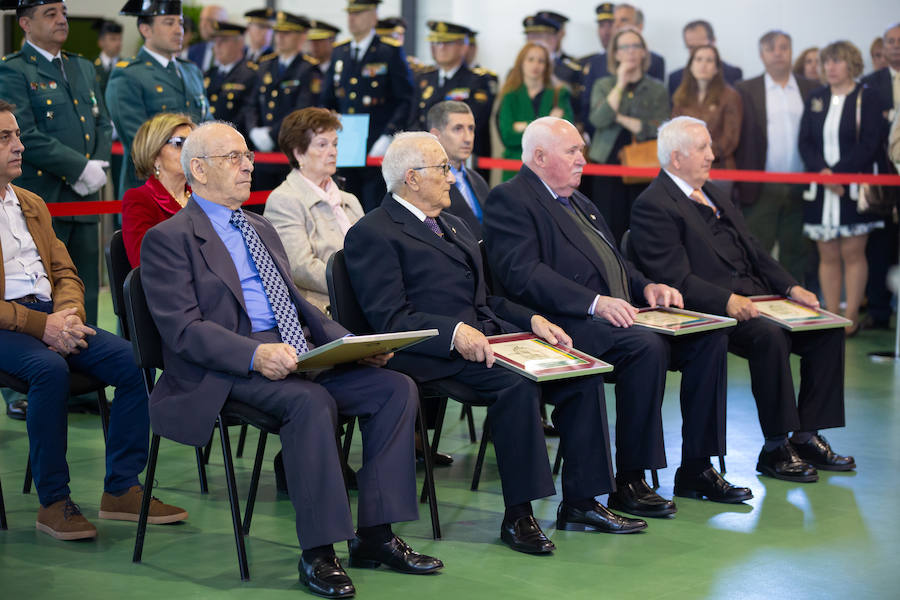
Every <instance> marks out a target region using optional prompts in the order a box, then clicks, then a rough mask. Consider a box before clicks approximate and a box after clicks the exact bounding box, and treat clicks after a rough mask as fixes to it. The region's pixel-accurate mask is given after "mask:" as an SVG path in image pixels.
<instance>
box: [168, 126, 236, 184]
mask: <svg viewBox="0 0 900 600" xmlns="http://www.w3.org/2000/svg"><path fill="white" fill-rule="evenodd" d="M216 125H225V126H227V127H231V128H232V129H235V130H236V129H237V128H236V127H235V126H234V124H233V123H229V122H228V121H207V122H205V123H201V124H200V125H198V126H197V128H196V129H194V130H193V131H192V132H191V133H190V134H189V135H188V136H187V138H186V139H185V140H184V145H183V146H182V147H181V170H182V171H184V177H185V179H187V184H188V185H190V186H192V187H193V185H194V177H193V175H192V174H191V160H193V159H195V158H199V157H201V156H207V155H208V154H209V146H208V145H207V141H208V139H207V136H206V135H205V134H203V133H200V132H205V131H206V130H207V129H209V128H210V127H213V126H216Z"/></svg>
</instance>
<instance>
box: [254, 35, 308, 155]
mask: <svg viewBox="0 0 900 600" xmlns="http://www.w3.org/2000/svg"><path fill="white" fill-rule="evenodd" d="M316 63H317V61H316V59H314V58H312V57H311V56H307V55H306V54H302V53H301V54H298V55H297V56H295V57H294V59H293V60H292V61H291V63H290V64H289V65H288V66H287V68H285V69H284V71H283V72H281V73H279V71H280V65H279V60H278V55H277V54H269V55H267V56H263V57H262V58H261V59H260V61H259V69H258V71H257V77H258V79H259V83H258V86H259V93H258V94H257V96H256V98H257V100H256V101H257V111H258V120H257V123H256V126H258V127H269V128H270V129H269V135H270V136H271V138H272V142H273V143H275V145H276V146H277V145H278V130H279V129H281V121H283V120H284V118H285V117H286V116H288V115H289V114H291V113H292V112H294V111H295V110H299V109H301V108H306V107H307V106H315V105H316V100H317V98H318V96H319V94H320V93H321V91H322V80H321V77H320V75H319V71H318V69H316V68H315V66H316Z"/></svg>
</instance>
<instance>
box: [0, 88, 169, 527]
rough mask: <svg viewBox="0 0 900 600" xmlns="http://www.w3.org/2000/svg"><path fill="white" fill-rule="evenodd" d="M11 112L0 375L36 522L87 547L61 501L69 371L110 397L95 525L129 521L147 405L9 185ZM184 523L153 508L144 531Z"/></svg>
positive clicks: (34, 208)
mask: <svg viewBox="0 0 900 600" xmlns="http://www.w3.org/2000/svg"><path fill="white" fill-rule="evenodd" d="M14 109H15V107H14V106H13V105H11V104H9V103H8V102H5V101H3V100H0V371H3V372H6V373H9V374H11V375H14V376H16V377H18V378H19V379H22V380H24V381H25V382H27V383H28V386H29V387H28V413H27V419H26V424H27V428H28V439H29V443H30V452H31V469H32V474H33V476H34V483H35V487H36V488H37V492H38V499H39V500H40V503H41V506H40V508H39V509H38V515H37V521H36V523H35V525H36V527H37V529H38V530H39V531H43V532H45V533H47V534H49V535H52V536H53V537H55V538H57V539H61V540H75V539H82V538H93V537H95V536H96V535H97V530H96V528H95V527H94V526H93V525H92V524H91V523H90V522H89V521H88V520H87V519H86V518H85V517H84V516H83V515H82V514H81V511H80V510H79V508H78V506H77V505H76V504H75V503H74V502H72V499H71V498H70V496H69V485H68V484H69V467H68V465H67V464H66V399H67V398H68V396H69V370H70V369H72V370H76V371H80V372H83V373H85V374H88V375H91V376H93V377H96V378H97V379H100V380H101V381H103V382H104V383H107V384H108V385H111V386H114V387H115V388H116V392H115V400H114V404H115V406H114V409H113V411H112V416H111V418H110V423H109V433H108V440H107V445H106V478H105V480H104V485H103V488H104V492H103V496H102V498H101V500H100V513H99V517H100V518H101V519H117V520H125V521H137V518H138V513H139V511H140V506H141V495H142V488H141V486H140V484H139V483H138V475H139V474H140V473H141V471H143V470H144V466H145V465H146V462H147V440H148V437H149V430H150V423H149V414H148V411H147V396H146V393H145V391H144V388H143V385H142V382H141V376H140V371H139V370H138V368H137V366H136V365H135V364H134V360H133V359H132V356H131V349H130V348H129V346H128V343H127V342H126V341H125V340H123V339H122V338H119V337H117V336H115V335H113V334H111V333H109V332H106V331H103V330H102V329H96V328H92V327H90V326H88V325H86V324H85V323H84V318H85V313H84V284H82V282H81V280H80V279H79V278H78V272H77V271H76V270H75V267H74V266H73V264H72V259H71V258H70V257H69V253H68V252H67V251H66V247H65V245H63V243H62V242H61V241H59V239H57V238H56V235H55V234H54V233H53V228H52V226H51V224H50V213H49V211H48V210H47V206H46V205H45V204H44V202H43V200H41V198H40V197H39V196H37V195H35V194H32V193H31V192H28V191H26V190H24V189H22V188H18V187H15V186H13V185H11V182H12V180H13V179H15V178H16V177H18V176H19V175H20V174H21V173H22V152H23V151H24V149H25V147H24V146H23V145H22V141H21V138H20V131H19V126H18V123H17V122H16V117H15V115H14ZM185 518H187V512H185V511H184V510H183V509H180V508H177V507H174V506H168V505H166V504H163V503H162V502H160V501H158V500H156V499H154V500H152V501H151V504H150V519H149V521H150V522H151V523H172V522H175V521H180V520H182V519H185Z"/></svg>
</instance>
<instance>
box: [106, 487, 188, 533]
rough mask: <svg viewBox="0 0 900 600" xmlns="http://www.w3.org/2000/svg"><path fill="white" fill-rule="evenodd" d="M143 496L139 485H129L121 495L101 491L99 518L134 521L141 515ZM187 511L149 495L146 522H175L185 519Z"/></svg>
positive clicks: (154, 523)
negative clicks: (148, 511) (129, 487)
mask: <svg viewBox="0 0 900 600" xmlns="http://www.w3.org/2000/svg"><path fill="white" fill-rule="evenodd" d="M143 496H144V489H143V488H142V487H141V486H139V485H134V486H131V489H129V490H128V491H127V492H125V493H124V494H122V495H121V496H118V497H117V496H113V495H112V494H110V493H107V492H103V497H101V498H100V514H99V516H100V518H101V519H112V520H114V521H135V522H137V520H138V518H139V517H140V515H141V499H142V498H143ZM187 517H188V514H187V511H186V510H184V509H183V508H178V507H177V506H172V505H170V504H163V503H162V502H160V501H159V500H158V499H157V498H155V497H152V496H151V497H150V514H149V516H148V517H147V522H148V523H150V524H152V525H161V524H163V523H176V522H178V521H184V520H185V519H187Z"/></svg>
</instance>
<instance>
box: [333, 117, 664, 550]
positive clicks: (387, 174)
mask: <svg viewBox="0 0 900 600" xmlns="http://www.w3.org/2000/svg"><path fill="white" fill-rule="evenodd" d="M381 168H382V172H383V174H384V179H385V182H386V183H387V186H388V188H389V190H390V192H389V195H387V196H385V199H384V202H383V203H382V205H381V207H380V208H378V209H376V210H374V211H372V212H370V213H369V214H367V215H366V216H365V217H363V218H362V219H361V220H360V221H359V222H358V223H357V224H356V225H354V226H353V227H352V228H351V229H350V231H349V232H348V233H347V237H346V239H345V240H344V251H345V253H346V257H347V268H348V270H349V272H350V279H351V281H352V282H353V289H354V290H355V292H356V294H357V297H358V299H359V302H360V305H361V306H362V307H363V311H364V312H365V314H366V318H367V319H368V321H369V323H370V324H371V325H372V326H373V327H374V328H375V329H376V330H377V331H403V330H407V329H424V328H435V329H437V330H438V331H439V332H440V333H439V334H438V335H437V336H435V337H434V338H432V339H430V340H428V341H426V342H422V343H420V344H417V345H416V346H414V347H412V348H410V349H409V351H406V352H400V353H399V354H398V355H397V356H396V357H395V358H394V359H393V360H392V361H391V363H389V364H390V366H391V367H392V368H396V369H399V370H401V371H403V372H405V373H407V374H409V375H410V376H411V377H413V378H415V379H416V380H418V381H421V382H426V381H431V380H434V379H442V378H452V379H454V380H455V381H459V382H461V383H463V384H465V385H468V386H471V387H472V388H474V389H475V390H476V391H477V392H478V393H479V395H480V397H482V398H484V399H485V400H488V401H490V405H489V407H488V421H489V427H490V428H491V438H492V440H493V442H494V448H495V450H496V453H497V463H498V466H499V469H500V479H501V482H502V485H503V499H504V502H505V505H506V511H505V514H504V517H503V524H502V525H501V528H500V538H501V539H502V540H503V541H504V542H505V543H506V544H508V545H509V546H510V547H511V548H512V549H513V550H518V551H520V552H527V553H533V554H545V553H549V552H552V551H553V550H554V548H555V546H554V544H553V542H551V541H550V540H549V539H548V538H547V537H546V536H545V535H544V533H543V532H542V531H541V528H540V525H539V524H538V522H537V521H536V520H535V518H534V516H533V515H532V512H531V501H532V500H536V499H538V498H544V497H546V496H551V495H553V494H555V489H554V486H553V476H552V475H551V472H550V462H549V459H548V458H547V449H546V445H545V442H544V435H543V431H542V428H541V419H540V413H539V409H538V403H539V401H540V397H541V392H542V391H543V395H544V398H545V399H546V400H547V401H548V402H550V403H552V404H554V405H556V410H555V411H554V414H553V417H554V421H555V422H556V424H557V426H558V427H559V429H560V431H561V434H562V442H561V443H562V448H563V457H564V459H565V466H564V472H563V501H562V503H561V504H560V506H559V510H558V512H557V528H558V529H570V530H580V531H584V530H591V531H594V530H597V531H605V532H609V533H630V532H633V531H638V530H641V529H644V528H646V526H647V524H646V522H644V521H641V520H639V519H628V518H625V517H621V516H619V515H616V514H614V513H612V512H611V511H609V510H608V509H607V508H606V507H604V506H603V505H601V504H600V503H598V502H597V501H596V500H594V497H595V496H598V495H600V494H605V493H608V492H610V491H611V490H612V488H613V485H612V483H613V482H612V465H611V463H610V460H609V438H608V432H607V426H606V411H605V405H604V404H603V383H602V380H601V379H600V378H599V377H578V378H574V379H567V380H562V381H560V382H553V383H549V384H545V385H543V386H540V387H539V386H538V385H536V384H534V383H533V382H531V381H530V380H528V379H527V378H525V377H522V376H520V375H518V374H515V373H513V372H511V371H508V370H506V369H503V368H501V367H499V366H497V367H496V368H493V369H492V368H490V367H491V366H492V365H493V363H494V355H493V352H492V351H491V346H490V343H489V342H488V340H487V338H486V337H485V336H490V335H496V334H500V333H514V332H518V331H533V332H534V333H535V335H537V336H539V337H540V338H542V339H544V340H546V341H548V342H549V343H551V344H556V343H558V342H562V343H563V344H566V345H571V342H572V341H571V339H570V338H569V336H568V335H566V333H565V332H564V331H563V330H562V329H561V328H559V327H558V326H556V325H554V324H552V323H550V322H549V321H548V320H547V319H545V318H544V317H542V316H540V315H537V314H535V312H534V311H533V310H529V309H527V308H525V307H524V306H519V305H517V304H513V303H512V302H509V301H508V300H506V299H504V298H501V297H499V296H492V295H490V293H489V292H488V288H487V281H486V280H485V275H484V268H483V265H482V263H481V251H480V250H479V248H478V243H477V241H476V240H475V238H474V237H473V236H472V235H471V233H470V232H469V230H468V228H467V227H466V226H465V225H463V222H462V221H461V220H459V219H458V218H456V217H455V216H453V215H450V214H446V213H443V212H442V211H443V210H444V209H446V208H447V207H448V205H449V198H448V192H449V189H450V187H451V186H452V185H453V174H452V173H451V172H450V161H449V159H448V158H447V155H446V153H445V152H444V150H443V148H442V147H441V145H440V143H439V142H438V141H437V139H436V138H435V137H434V136H433V135H431V134H429V133H425V132H413V133H405V134H401V135H400V136H398V137H397V138H396V139H395V140H394V141H393V143H392V144H391V146H390V147H389V148H388V151H387V153H386V154H385V156H384V162H383V164H382V167H381Z"/></svg>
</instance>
